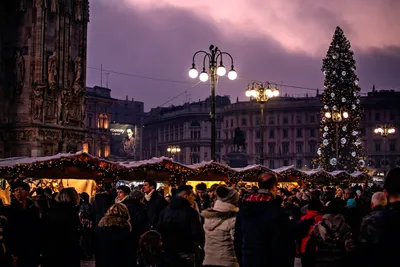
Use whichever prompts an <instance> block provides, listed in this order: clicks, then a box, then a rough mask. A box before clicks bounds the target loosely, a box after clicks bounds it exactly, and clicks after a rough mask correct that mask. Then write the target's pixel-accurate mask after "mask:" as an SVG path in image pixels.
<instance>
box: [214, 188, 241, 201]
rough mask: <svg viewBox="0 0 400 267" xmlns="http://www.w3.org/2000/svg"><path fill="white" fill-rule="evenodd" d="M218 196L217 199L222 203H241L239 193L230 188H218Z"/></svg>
mask: <svg viewBox="0 0 400 267" xmlns="http://www.w3.org/2000/svg"><path fill="white" fill-rule="evenodd" d="M216 194H217V199H218V200H220V201H222V202H226V203H230V204H236V203H238V202H239V193H238V191H236V190H235V189H232V188H229V187H227V186H224V185H222V186H218V188H217V190H216Z"/></svg>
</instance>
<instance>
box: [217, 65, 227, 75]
mask: <svg viewBox="0 0 400 267" xmlns="http://www.w3.org/2000/svg"><path fill="white" fill-rule="evenodd" d="M217 74H218V76H224V75H225V74H226V69H225V67H224V66H223V65H220V66H219V67H218V68H217Z"/></svg>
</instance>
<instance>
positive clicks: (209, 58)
mask: <svg viewBox="0 0 400 267" xmlns="http://www.w3.org/2000/svg"><path fill="white" fill-rule="evenodd" d="M209 50H210V52H206V51H204V50H199V51H197V52H196V53H194V55H193V60H192V67H191V69H190V70H189V77H190V78H192V79H195V78H197V76H199V79H200V81H202V82H206V81H208V78H210V86H211V112H210V120H211V158H212V160H214V161H216V142H217V132H216V125H215V119H216V118H215V82H216V81H217V79H218V76H224V75H225V74H226V69H225V66H224V64H223V60H222V59H223V56H224V55H226V56H228V57H229V58H230V59H231V69H230V71H229V72H228V78H229V79H230V80H235V79H236V78H237V73H236V71H235V68H234V66H233V58H232V56H231V55H230V54H229V53H227V52H222V51H221V50H219V49H218V47H214V46H213V45H211V46H210V48H209ZM198 54H201V55H202V56H203V67H202V71H201V73H200V75H199V72H198V71H197V69H196V64H195V58H196V55H198ZM206 63H208V65H207V64H206Z"/></svg>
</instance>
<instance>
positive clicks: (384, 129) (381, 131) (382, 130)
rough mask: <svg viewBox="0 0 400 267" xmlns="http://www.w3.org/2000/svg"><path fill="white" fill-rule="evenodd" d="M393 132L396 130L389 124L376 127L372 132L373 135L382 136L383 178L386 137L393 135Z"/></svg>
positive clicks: (384, 172) (384, 173)
mask: <svg viewBox="0 0 400 267" xmlns="http://www.w3.org/2000/svg"><path fill="white" fill-rule="evenodd" d="M395 132H396V129H395V128H394V126H393V125H390V124H386V123H385V124H383V125H377V126H376V128H375V130H374V133H375V134H378V135H380V136H382V138H383V162H384V164H385V166H384V167H383V175H384V177H385V176H386V166H387V165H386V150H387V148H386V146H387V145H386V143H387V142H386V141H387V138H388V136H389V135H392V134H395Z"/></svg>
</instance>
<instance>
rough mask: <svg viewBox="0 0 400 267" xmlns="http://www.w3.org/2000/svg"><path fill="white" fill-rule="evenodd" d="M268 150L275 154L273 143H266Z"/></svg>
mask: <svg viewBox="0 0 400 267" xmlns="http://www.w3.org/2000/svg"><path fill="white" fill-rule="evenodd" d="M268 152H269V153H270V154H275V143H268Z"/></svg>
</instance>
